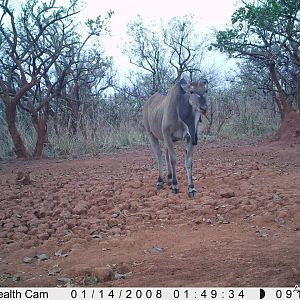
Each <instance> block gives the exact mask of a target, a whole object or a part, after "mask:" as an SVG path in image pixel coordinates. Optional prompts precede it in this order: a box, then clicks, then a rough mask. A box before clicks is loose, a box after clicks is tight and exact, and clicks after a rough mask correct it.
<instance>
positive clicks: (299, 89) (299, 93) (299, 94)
mask: <svg viewBox="0 0 300 300" xmlns="http://www.w3.org/2000/svg"><path fill="white" fill-rule="evenodd" d="M297 109H298V112H300V75H298V76H297Z"/></svg>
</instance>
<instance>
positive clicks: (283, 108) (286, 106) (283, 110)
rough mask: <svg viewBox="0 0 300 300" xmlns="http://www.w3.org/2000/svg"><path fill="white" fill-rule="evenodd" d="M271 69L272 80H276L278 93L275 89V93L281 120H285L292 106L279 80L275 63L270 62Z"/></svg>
mask: <svg viewBox="0 0 300 300" xmlns="http://www.w3.org/2000/svg"><path fill="white" fill-rule="evenodd" d="M269 71H270V75H271V78H272V81H273V82H274V84H275V86H276V89H277V93H276V92H275V91H274V93H273V95H274V97H275V102H276V104H277V106H278V109H279V112H280V115H281V121H283V120H284V119H285V117H286V115H287V114H288V113H289V112H290V111H291V110H292V106H291V105H290V103H289V101H288V99H287V96H286V94H285V92H284V91H283V89H282V86H281V84H280V82H279V79H278V76H277V73H276V70H275V63H270V64H269Z"/></svg>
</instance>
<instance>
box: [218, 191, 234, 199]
mask: <svg viewBox="0 0 300 300" xmlns="http://www.w3.org/2000/svg"><path fill="white" fill-rule="evenodd" d="M220 196H221V197H222V198H232V197H235V192H234V191H232V190H230V189H225V190H224V191H222V192H221V193H220Z"/></svg>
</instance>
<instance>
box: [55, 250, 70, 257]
mask: <svg viewBox="0 0 300 300" xmlns="http://www.w3.org/2000/svg"><path fill="white" fill-rule="evenodd" d="M55 256H59V257H66V256H68V254H67V253H65V252H64V250H63V249H59V250H57V251H56V252H55Z"/></svg>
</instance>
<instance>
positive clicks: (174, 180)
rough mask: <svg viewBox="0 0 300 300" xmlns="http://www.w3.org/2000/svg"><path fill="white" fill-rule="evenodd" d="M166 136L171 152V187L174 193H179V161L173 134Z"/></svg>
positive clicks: (168, 149)
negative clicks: (177, 164) (177, 167)
mask: <svg viewBox="0 0 300 300" xmlns="http://www.w3.org/2000/svg"><path fill="white" fill-rule="evenodd" d="M164 138H165V145H166V148H167V152H168V154H169V162H170V165H171V172H172V181H171V188H172V192H173V193H174V194H177V193H179V186H178V182H177V176H176V161H177V160H176V153H175V150H174V147H173V142H172V139H171V136H168V137H164ZM169 176H170V175H169ZM169 176H168V180H170V178H169Z"/></svg>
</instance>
